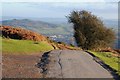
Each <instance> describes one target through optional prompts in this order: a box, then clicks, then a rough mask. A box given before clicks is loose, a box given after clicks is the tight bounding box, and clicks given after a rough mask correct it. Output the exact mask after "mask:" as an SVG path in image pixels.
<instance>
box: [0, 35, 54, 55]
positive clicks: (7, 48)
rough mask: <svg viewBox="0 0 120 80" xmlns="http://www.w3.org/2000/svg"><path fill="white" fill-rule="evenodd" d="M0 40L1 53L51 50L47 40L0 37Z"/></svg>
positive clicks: (27, 52) (30, 52)
mask: <svg viewBox="0 0 120 80" xmlns="http://www.w3.org/2000/svg"><path fill="white" fill-rule="evenodd" d="M0 40H1V41H2V53H3V54H35V53H39V52H44V51H49V50H53V49H54V48H53V47H52V45H50V44H49V43H48V42H45V41H41V42H35V41H31V40H15V39H6V38H2V37H0Z"/></svg>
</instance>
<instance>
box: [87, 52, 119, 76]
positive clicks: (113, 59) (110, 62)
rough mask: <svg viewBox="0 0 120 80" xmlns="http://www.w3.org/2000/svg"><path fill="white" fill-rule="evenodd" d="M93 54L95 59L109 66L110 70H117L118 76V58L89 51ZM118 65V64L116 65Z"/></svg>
mask: <svg viewBox="0 0 120 80" xmlns="http://www.w3.org/2000/svg"><path fill="white" fill-rule="evenodd" d="M89 52H91V53H92V54H94V55H95V56H96V57H98V58H99V59H101V60H102V61H103V62H104V63H105V64H107V65H109V66H110V67H111V68H113V69H115V70H117V73H118V74H119V75H120V70H119V69H118V67H119V66H120V62H119V60H118V57H115V56H113V55H112V54H113V53H111V52H94V51H89ZM118 63H119V64H118Z"/></svg>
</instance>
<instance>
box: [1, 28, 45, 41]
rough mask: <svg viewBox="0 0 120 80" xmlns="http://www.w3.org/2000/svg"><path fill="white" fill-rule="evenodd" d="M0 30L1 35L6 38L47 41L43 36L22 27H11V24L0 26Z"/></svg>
mask: <svg viewBox="0 0 120 80" xmlns="http://www.w3.org/2000/svg"><path fill="white" fill-rule="evenodd" d="M0 31H1V32H2V36H3V37H6V38H11V39H18V40H34V41H47V39H46V37H45V36H43V35H41V34H38V33H36V32H32V31H30V30H25V29H22V28H13V27H11V26H0Z"/></svg>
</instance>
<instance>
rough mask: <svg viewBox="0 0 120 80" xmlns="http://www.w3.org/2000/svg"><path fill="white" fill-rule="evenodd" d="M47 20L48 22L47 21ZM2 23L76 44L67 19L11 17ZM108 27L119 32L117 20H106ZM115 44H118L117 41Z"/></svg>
mask: <svg viewBox="0 0 120 80" xmlns="http://www.w3.org/2000/svg"><path fill="white" fill-rule="evenodd" d="M45 21H46V22H45ZM1 23H2V25H6V26H13V27H22V28H24V29H28V30H32V31H34V32H38V33H41V34H43V35H45V36H48V37H50V38H51V39H52V40H55V41H62V42H65V43H67V44H70V43H72V44H75V41H74V39H73V28H72V24H69V23H68V22H67V21H66V20H65V19H60V20H59V19H57V18H56V19H50V18H48V19H47V18H42V19H41V20H35V19H33V20H32V19H11V20H3V21H1ZM104 24H105V25H106V26H107V27H110V28H113V29H114V30H115V32H116V35H117V34H118V33H117V32H118V27H117V26H118V23H117V20H104ZM115 44H118V42H117V41H116V42H115ZM116 46H118V45H115V47H116Z"/></svg>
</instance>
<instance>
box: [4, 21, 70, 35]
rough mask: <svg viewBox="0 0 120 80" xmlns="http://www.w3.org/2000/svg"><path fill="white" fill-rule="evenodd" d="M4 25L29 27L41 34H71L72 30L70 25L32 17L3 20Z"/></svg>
mask: <svg viewBox="0 0 120 80" xmlns="http://www.w3.org/2000/svg"><path fill="white" fill-rule="evenodd" d="M2 25H5V26H13V27H22V28H25V29H29V30H32V31H35V32H38V33H41V34H49V35H53V34H70V33H71V32H72V27H71V26H70V27H68V26H69V25H66V24H61V25H56V24H52V23H47V22H44V21H36V20H30V19H12V20H4V21H2Z"/></svg>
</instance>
